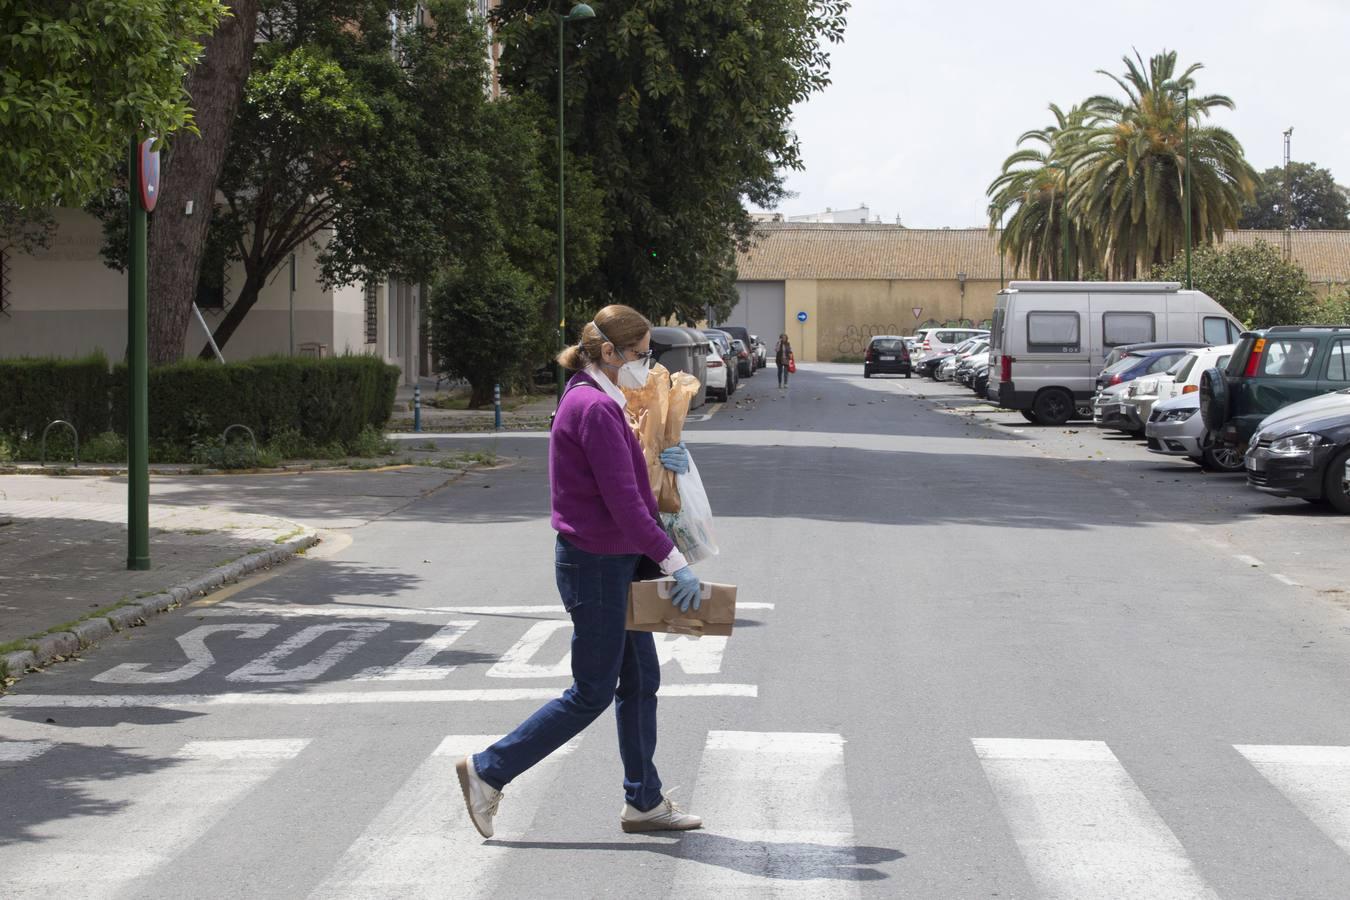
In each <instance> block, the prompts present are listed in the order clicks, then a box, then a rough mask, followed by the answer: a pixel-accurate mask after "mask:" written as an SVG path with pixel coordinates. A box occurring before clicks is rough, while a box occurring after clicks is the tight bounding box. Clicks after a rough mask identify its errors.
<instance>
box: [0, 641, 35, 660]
mask: <svg viewBox="0 0 1350 900" xmlns="http://www.w3.org/2000/svg"><path fill="white" fill-rule="evenodd" d="M36 649H37V647H36V646H34V644H33V642H32V641H30V640H27V639H26V638H20V639H19V640H17V641H6V642H5V643H3V644H0V656H4V655H5V654H6V653H21V652H23V651H24V650H29V651H32V650H36Z"/></svg>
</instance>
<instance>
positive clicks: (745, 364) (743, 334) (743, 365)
mask: <svg viewBox="0 0 1350 900" xmlns="http://www.w3.org/2000/svg"><path fill="white" fill-rule="evenodd" d="M717 329H718V331H725V332H726V333H727V334H729V335H731V339H732V340H733V341H740V342H741V344H742V345H743V346H744V349H745V356H742V357H740V360H741V361H740V364H739V365H740V372H739V374H740V376H741V377H742V378H749V377H750V376H752V375H754V374H755V372H757V371H759V368H760V367H759V365H758V363H756V362H755V359H754V356H753V350H752V348H753V347H754V345H755V341H754V339H753V338H751V337H750V329H748V328H745V327H743V326H740V325H719V326H717Z"/></svg>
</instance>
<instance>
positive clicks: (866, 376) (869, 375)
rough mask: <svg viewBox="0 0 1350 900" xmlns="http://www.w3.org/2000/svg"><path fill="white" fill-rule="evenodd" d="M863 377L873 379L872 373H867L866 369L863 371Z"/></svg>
mask: <svg viewBox="0 0 1350 900" xmlns="http://www.w3.org/2000/svg"><path fill="white" fill-rule="evenodd" d="M863 377H864V378H871V377H872V373H871V372H869V371H867V370H866V369H863Z"/></svg>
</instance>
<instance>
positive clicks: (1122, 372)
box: [1097, 342, 1205, 391]
mask: <svg viewBox="0 0 1350 900" xmlns="http://www.w3.org/2000/svg"><path fill="white" fill-rule="evenodd" d="M1203 346H1205V345H1204V344H1197V343H1194V342H1189V343H1182V344H1148V345H1141V346H1136V347H1130V348H1128V349H1127V350H1126V352H1124V353H1122V354H1121V355H1120V356H1119V357H1118V358H1117V359H1116V360H1115V361H1114V362H1113V363H1112V364H1111V365H1109V366H1107V367H1106V368H1104V369H1102V371H1101V373H1100V374H1099V375H1098V376H1097V390H1099V391H1100V390H1101V389H1102V388H1104V387H1110V386H1111V385H1113V384H1120V383H1122V382H1125V381H1133V380H1134V379H1136V378H1141V377H1143V376H1144V375H1156V374H1159V373H1161V372H1165V371H1167V370H1168V369H1170V368H1172V366H1173V365H1174V364H1176V363H1177V362H1180V361H1181V358H1182V357H1183V356H1185V355H1186V351H1187V350H1191V349H1198V348H1200V347H1203ZM1122 349H1124V348H1122ZM1164 354H1165V355H1167V356H1169V357H1170V358H1171V362H1169V363H1168V364H1167V365H1165V366H1163V367H1162V368H1161V369H1155V368H1153V367H1152V366H1150V367H1149V369H1148V371H1144V370H1143V369H1141V368H1140V366H1139V363H1137V362H1136V363H1134V364H1133V365H1131V364H1129V363H1128V361H1129V360H1130V359H1131V358H1133V359H1144V358H1148V359H1157V358H1158V357H1159V356H1161V355H1164Z"/></svg>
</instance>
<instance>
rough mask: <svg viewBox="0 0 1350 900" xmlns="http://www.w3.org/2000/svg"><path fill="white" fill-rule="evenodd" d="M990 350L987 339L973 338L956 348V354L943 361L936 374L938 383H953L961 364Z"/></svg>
mask: <svg viewBox="0 0 1350 900" xmlns="http://www.w3.org/2000/svg"><path fill="white" fill-rule="evenodd" d="M988 350H989V341H988V340H987V339H985V338H979V337H973V338H970V339H969V340H967V341H965V342H964V343H962V344H961V345H960V346H958V347H957V348H956V352H955V353H953V354H952V355H951V356H949V357H947V358H946V359H944V360H943V361H942V365H940V366H938V370H937V372H935V373H934V375H935V377H936V378H937V380H938V381H951V380H952V378H953V377H954V376H955V375H956V369H957V367H958V366H960V365H961V363H963V362H965V361H966V360H967V359H969V358H970V357H971V356H973V355H975V354H976V353H984V352H987V351H988Z"/></svg>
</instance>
